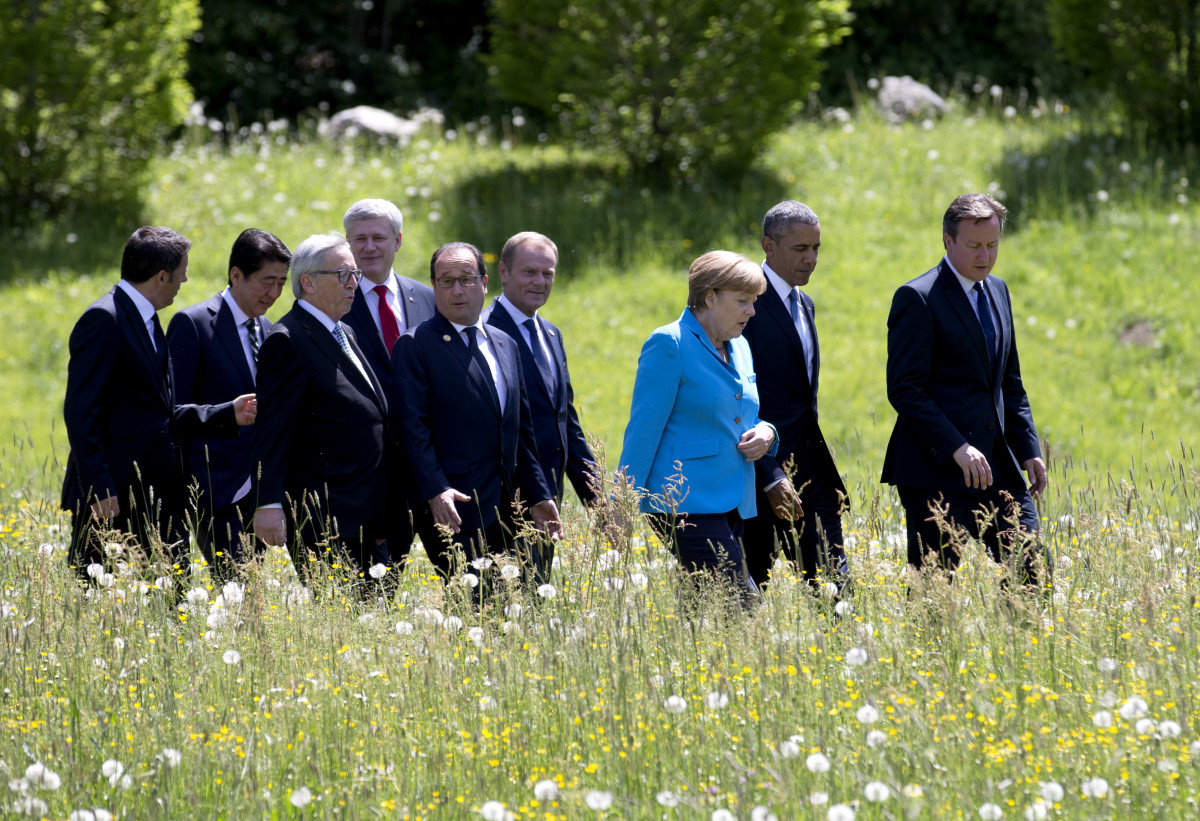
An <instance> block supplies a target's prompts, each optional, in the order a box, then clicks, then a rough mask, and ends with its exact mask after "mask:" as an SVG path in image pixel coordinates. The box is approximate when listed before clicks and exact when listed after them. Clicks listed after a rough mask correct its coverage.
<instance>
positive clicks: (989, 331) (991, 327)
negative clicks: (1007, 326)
mask: <svg viewBox="0 0 1200 821" xmlns="http://www.w3.org/2000/svg"><path fill="white" fill-rule="evenodd" d="M975 292H976V293H977V294H979V324H980V325H982V326H983V338H984V341H986V342H987V350H988V364H989V365H991V364H994V363H995V360H996V324H995V323H994V322H992V303H991V300H989V299H988V292H987V288H985V287H983V283H982V282H976V283H975Z"/></svg>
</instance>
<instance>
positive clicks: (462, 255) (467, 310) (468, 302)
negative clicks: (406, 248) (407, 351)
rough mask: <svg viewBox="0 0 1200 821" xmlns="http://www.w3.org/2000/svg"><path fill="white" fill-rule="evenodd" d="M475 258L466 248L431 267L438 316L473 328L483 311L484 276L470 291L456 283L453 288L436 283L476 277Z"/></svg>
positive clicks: (446, 256)
mask: <svg viewBox="0 0 1200 821" xmlns="http://www.w3.org/2000/svg"><path fill="white" fill-rule="evenodd" d="M478 275H479V269H478V268H477V267H475V255H474V254H472V253H471V252H470V251H468V250H467V249H466V248H454V249H451V250H449V251H447V252H445V253H444V254H442V255H441V256H440V257H438V261H437V262H436V263H434V265H433V302H434V305H436V306H437V310H438V313H439V314H441V315H442V316H444V317H446V319H448V320H450V321H451V322H453V323H454V324H456V325H474V324H475V323H476V322H478V321H479V314H480V312H481V311H482V310H483V295H484V294H486V293H487V277H486V276H485V277H483V278H482V279H480V280H479V281H478V282H476V283H475V284H474V285H472V286H470V287H469V288H467V287H464V286H463V285H462V283H460V282H455V283H454V287H453V288H442V287H441V286H439V285H438V280H439V279H441V278H442V277H454V278H455V279H457V278H458V277H467V276H478Z"/></svg>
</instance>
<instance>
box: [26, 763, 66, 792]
mask: <svg viewBox="0 0 1200 821" xmlns="http://www.w3.org/2000/svg"><path fill="white" fill-rule="evenodd" d="M25 780H26V781H28V782H29V784H30V786H32V787H34V788H35V789H39V790H57V789H58V788H59V787H61V786H62V779H61V778H59V777H58V773H56V772H54V770H51V769H50V768H49V767H47V766H46V765H45V764H43V763H42V762H40V761H38V762H35V763H33V764H30V765H29V766H28V767H26V768H25Z"/></svg>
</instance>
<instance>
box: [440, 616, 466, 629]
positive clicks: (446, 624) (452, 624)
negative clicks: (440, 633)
mask: <svg viewBox="0 0 1200 821" xmlns="http://www.w3.org/2000/svg"><path fill="white" fill-rule="evenodd" d="M462 626H463V620H462V619H460V618H459V617H458V616H446V618H445V619H444V620H443V621H442V629H443V630H445V631H446V632H447V633H457V632H458V631H459V630H461V629H462Z"/></svg>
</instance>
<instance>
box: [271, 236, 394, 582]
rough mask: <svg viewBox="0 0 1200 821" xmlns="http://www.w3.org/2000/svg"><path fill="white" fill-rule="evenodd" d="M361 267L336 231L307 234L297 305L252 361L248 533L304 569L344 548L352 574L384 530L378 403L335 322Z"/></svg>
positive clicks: (367, 371) (383, 411)
mask: <svg viewBox="0 0 1200 821" xmlns="http://www.w3.org/2000/svg"><path fill="white" fill-rule="evenodd" d="M361 276H362V272H361V271H360V270H359V269H358V268H356V267H355V265H354V255H353V254H352V253H351V251H350V244H349V243H348V242H346V239H345V237H343V236H341V235H340V234H337V233H329V234H318V235H316V236H311V237H309V238H308V239H306V240H304V242H302V243H300V246H299V247H298V248H296V251H295V253H294V254H293V256H292V291H293V293H294V294H295V296H296V302H295V304H294V305H293V307H292V309H291V310H290V311H288V313H286V314H284V316H283V317H281V318H280V320H279V321H278V322H276V323H275V326H274V328H273V329H272V330H271V333H270V334H269V335H268V336H267V339H266V341H265V342H264V343H263V346H262V350H261V351H260V352H259V360H258V397H259V402H260V408H269V409H270V410H269V411H267V412H264V413H263V414H262V416H261V419H262V420H263V421H264V422H266V421H267V420H268V418H269V420H270V421H269V422H268V423H267V424H264V425H262V426H261V427H260V428H259V430H258V434H257V436H256V437H255V440H254V449H253V451H252V464H253V465H255V466H256V470H254V472H253V476H254V487H253V490H252V491H251V492H252V493H253V494H254V500H255V504H256V505H257V510H256V511H255V513H254V532H255V535H256V536H258V538H260V539H262V540H263V541H264V542H266V543H267V544H269V545H279V544H285V543H286V544H287V545H288V546H289V548H290V549H291V550H292V557H293V561H295V562H296V569H297V570H298V571H299V572H301V574H303V573H304V572H305V567H306V564H305V562H306V561H307V560H308V556H307V553H308V552H309V551H312V552H321V551H323V550H327V549H331V548H339V549H342V550H344V551H345V552H346V553H347V554H348V555H349V557H350V559H351V561H352V562H354V563H355V564H356V568H355V570H356V571H357V572H358V573H359V574H360V575H361V574H362V573H363V572H364V571H365V570H366V569H367V568H368V567H370V566H371V565H372V564H373V563H374V557H373V553H374V550H375V545H376V544H377V543H378V542H381V541H383V539H384V538H386V536H385V528H384V515H383V514H384V510H385V507H386V505H387V504H388V498H387V476H386V473H385V471H384V461H383V458H384V448H385V446H386V443H387V440H388V436H389V433H388V423H387V401H386V399H385V397H384V394H383V388H382V386H381V385H380V384H379V380H378V379H376V378H375V375H374V373H373V372H372V371H371V368H370V367H369V366H368V365H367V364H366V362H365V357H364V355H363V352H362V349H361V348H360V347H359V346H358V344H357V343H356V342H355V340H354V333H353V332H352V331H350V330H348V329H347V328H346V326H345V325H343V324H342V323H341V321H340V320H341V318H342V317H343V316H345V315H346V313H347V312H348V311H349V310H350V306H351V304H353V302H354V300H355V299H356V297H357V294H358V281H359V279H360V278H361Z"/></svg>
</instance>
